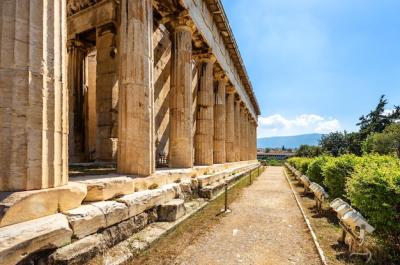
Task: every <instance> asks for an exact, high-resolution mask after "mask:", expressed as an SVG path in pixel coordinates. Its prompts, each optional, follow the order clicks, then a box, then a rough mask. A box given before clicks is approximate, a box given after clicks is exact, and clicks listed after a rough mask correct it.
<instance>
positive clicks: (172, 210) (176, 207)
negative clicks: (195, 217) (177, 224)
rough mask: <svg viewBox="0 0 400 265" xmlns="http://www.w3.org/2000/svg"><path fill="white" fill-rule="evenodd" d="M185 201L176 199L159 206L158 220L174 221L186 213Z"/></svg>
mask: <svg viewBox="0 0 400 265" xmlns="http://www.w3.org/2000/svg"><path fill="white" fill-rule="evenodd" d="M184 203H185V201H184V200H181V199H175V200H172V201H169V202H167V203H165V204H163V205H160V206H159V207H158V220H159V221H161V222H172V221H175V220H176V219H178V218H180V217H182V216H184V215H185V214H186V208H185V204H184Z"/></svg>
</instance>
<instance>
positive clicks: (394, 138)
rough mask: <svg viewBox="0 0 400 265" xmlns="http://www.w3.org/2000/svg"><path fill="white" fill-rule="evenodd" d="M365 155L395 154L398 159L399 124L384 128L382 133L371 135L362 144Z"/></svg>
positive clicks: (399, 145) (399, 147)
mask: <svg viewBox="0 0 400 265" xmlns="http://www.w3.org/2000/svg"><path fill="white" fill-rule="evenodd" d="M363 151H364V152H365V153H378V154H381V155H388V154H397V156H398V157H399V158H400V124H399V123H394V124H391V125H389V126H387V127H386V129H385V130H384V131H383V132H382V133H372V134H370V135H369V136H368V137H367V139H366V140H365V141H364V143H363Z"/></svg>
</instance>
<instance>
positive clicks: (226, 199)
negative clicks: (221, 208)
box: [225, 184, 228, 212]
mask: <svg viewBox="0 0 400 265" xmlns="http://www.w3.org/2000/svg"><path fill="white" fill-rule="evenodd" d="M227 211H228V184H225V212H227Z"/></svg>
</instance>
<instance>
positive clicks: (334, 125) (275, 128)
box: [258, 114, 342, 137]
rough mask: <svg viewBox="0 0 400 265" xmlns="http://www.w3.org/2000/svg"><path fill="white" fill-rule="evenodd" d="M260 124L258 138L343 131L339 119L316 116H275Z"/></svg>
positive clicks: (261, 118) (261, 120)
mask: <svg viewBox="0 0 400 265" xmlns="http://www.w3.org/2000/svg"><path fill="white" fill-rule="evenodd" d="M258 123H259V127H258V137H268V136H286V135H296V134H306V133H329V132H333V131H339V130H342V126H341V124H340V122H339V121H338V120H337V119H333V118H324V117H321V116H319V115H316V114H302V115H300V116H297V117H295V118H294V119H289V118H286V117H284V116H282V115H281V114H274V115H271V116H267V117H260V118H259V120H258Z"/></svg>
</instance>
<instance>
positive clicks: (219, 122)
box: [214, 77, 227, 164]
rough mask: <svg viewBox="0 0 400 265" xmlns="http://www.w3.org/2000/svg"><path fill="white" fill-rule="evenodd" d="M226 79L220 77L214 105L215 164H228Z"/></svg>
mask: <svg viewBox="0 0 400 265" xmlns="http://www.w3.org/2000/svg"><path fill="white" fill-rule="evenodd" d="M226 83H227V79H226V77H219V78H218V80H217V90H216V94H215V105H214V164H223V163H225V162H226V153H225V137H226V121H225V119H226Z"/></svg>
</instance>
